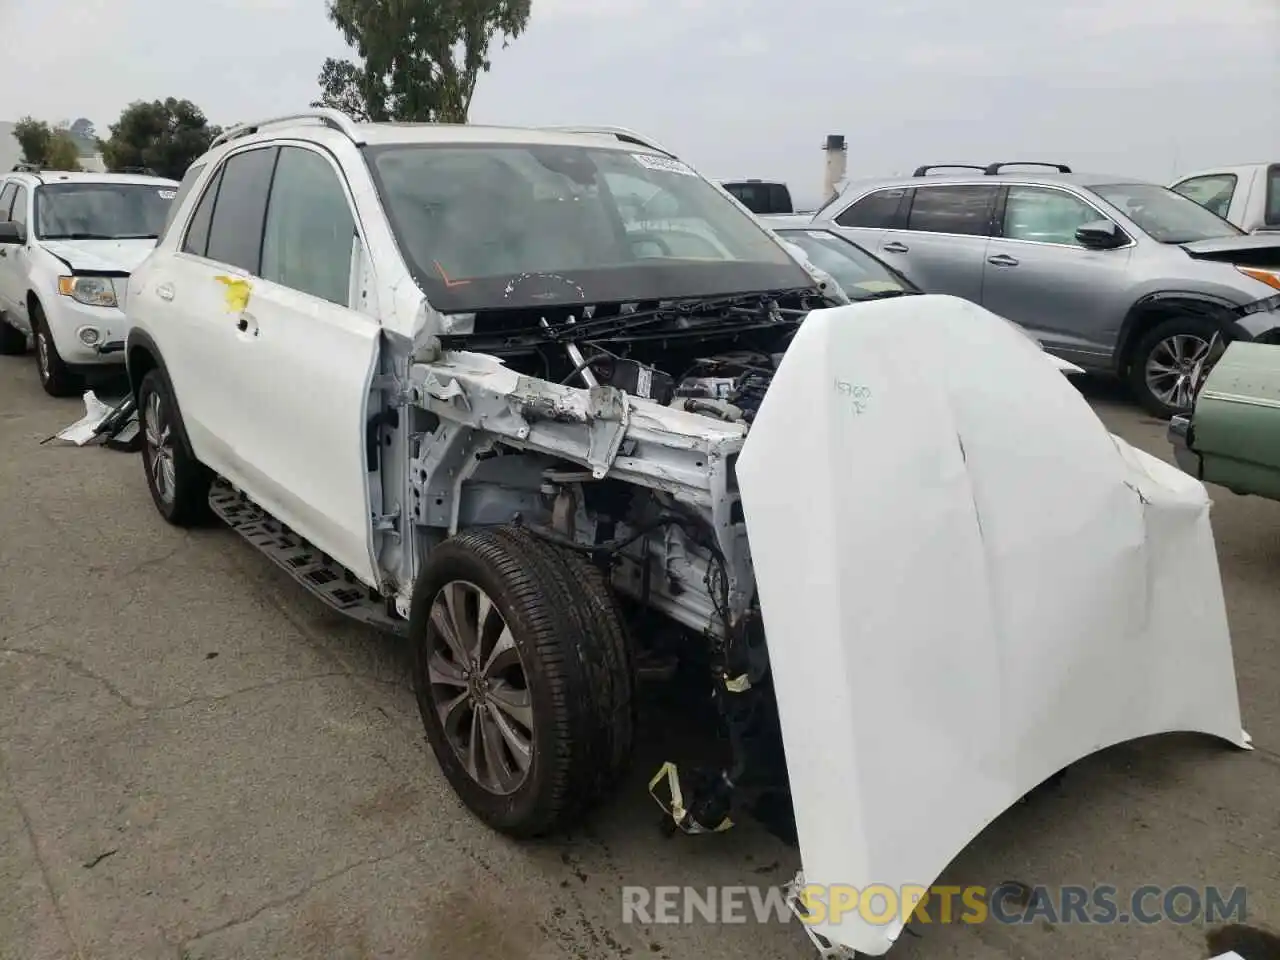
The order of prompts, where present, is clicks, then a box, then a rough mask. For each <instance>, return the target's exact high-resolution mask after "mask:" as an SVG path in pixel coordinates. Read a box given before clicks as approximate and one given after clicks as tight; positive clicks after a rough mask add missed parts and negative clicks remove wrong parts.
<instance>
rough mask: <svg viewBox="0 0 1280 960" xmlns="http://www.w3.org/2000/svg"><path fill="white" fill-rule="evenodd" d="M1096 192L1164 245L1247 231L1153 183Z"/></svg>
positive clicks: (1106, 188) (1108, 186) (1099, 188)
mask: <svg viewBox="0 0 1280 960" xmlns="http://www.w3.org/2000/svg"><path fill="white" fill-rule="evenodd" d="M1093 192H1094V193H1096V194H1097V195H1098V196H1100V197H1102V199H1103V200H1106V201H1107V203H1109V204H1111V205H1112V206H1113V207H1116V208H1117V209H1118V210H1120V212H1121V213H1123V214H1124V215H1125V216H1127V217H1128V218H1129V219H1130V220H1132V221H1133V222H1134V223H1136V224H1137V225H1138V226H1139V227H1141V228H1142V230H1143V231H1144V232H1145V233H1146V234H1147V235H1148V236H1150V237H1151V238H1152V239H1154V240H1159V241H1160V242H1161V243H1191V242H1192V241H1193V240H1211V239H1213V238H1215V237H1237V236H1240V235H1241V234H1242V233H1243V232H1244V231H1243V230H1240V229H1239V228H1238V227H1236V226H1234V225H1233V224H1230V223H1228V222H1227V221H1226V220H1223V219H1222V218H1221V217H1220V216H1218V215H1217V214H1215V213H1213V212H1212V211H1210V210H1206V209H1205V208H1204V207H1202V206H1200V204H1198V203H1196V202H1195V201H1194V200H1190V199H1188V198H1187V197H1184V196H1183V195H1182V194H1180V193H1175V192H1174V191H1172V190H1170V189H1168V188H1167V187H1160V186H1156V185H1155V184H1154V183H1113V184H1109V185H1107V186H1104V187H1094V188H1093Z"/></svg>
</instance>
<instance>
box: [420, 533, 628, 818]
mask: <svg viewBox="0 0 1280 960" xmlns="http://www.w3.org/2000/svg"><path fill="white" fill-rule="evenodd" d="M409 630H410V637H411V640H412V645H413V655H414V686H415V689H416V692H417V698H418V706H419V709H420V711H421V714H422V722H423V726H424V727H425V728H426V733H427V739H428V741H429V742H430V743H431V747H432V749H433V751H434V753H435V756H436V759H437V761H438V762H439V764H440V767H441V769H442V770H443V772H444V774H445V777H446V778H447V779H448V780H449V782H450V784H451V785H452V786H453V788H454V790H455V791H456V792H457V794H458V796H459V797H460V798H461V799H462V801H463V803H465V804H466V806H467V807H468V808H469V809H470V810H471V811H472V812H473V813H474V814H475V815H476V816H477V817H479V818H480V819H481V820H483V821H484V822H486V823H487V824H489V825H490V826H491V827H493V828H494V829H496V830H499V831H501V832H503V833H506V834H508V835H511V836H516V837H533V836H542V835H545V834H548V833H551V832H553V831H555V830H557V829H560V828H562V827H563V826H565V825H566V824H569V823H572V822H573V821H574V820H575V819H576V818H577V817H580V816H581V815H583V814H585V813H586V811H587V810H588V809H589V808H590V807H591V806H593V805H594V804H595V803H597V802H599V801H600V800H601V799H602V798H603V797H604V796H605V795H606V794H607V793H608V792H609V791H610V790H611V789H612V788H613V787H614V786H615V785H616V783H617V782H618V780H619V779H620V778H621V776H622V774H623V772H624V770H625V769H626V765H627V761H628V759H629V757H630V753H631V745H632V738H633V731H634V713H633V711H634V705H633V702H632V692H633V684H634V680H633V674H632V664H631V657H630V648H629V645H628V643H627V640H626V636H625V634H624V632H623V629H622V625H621V622H620V620H619V618H618V614H617V610H616V607H615V605H614V602H613V598H612V596H611V595H610V593H609V591H608V588H607V586H606V585H605V583H604V580H603V577H602V576H601V575H600V574H599V571H597V570H596V569H595V568H594V567H592V566H591V565H590V564H588V563H586V562H585V560H583V559H582V558H581V557H579V556H577V555H575V554H573V553H571V552H567V551H565V550H563V549H561V548H559V547H555V546H552V545H550V544H548V543H546V542H544V541H542V540H539V539H537V538H536V537H535V536H533V535H531V534H529V533H528V532H526V531H523V530H520V529H518V528H511V527H496V528H495V527H489V528H483V529H479V530H475V531H469V532H467V533H463V534H460V535H458V536H456V537H454V538H452V539H450V540H447V541H445V542H444V543H442V544H441V545H439V546H438V547H436V548H435V549H434V550H432V551H431V553H430V554H429V555H428V557H427V561H426V563H425V565H424V567H423V570H422V572H421V574H420V576H419V577H418V582H417V583H416V584H415V586H414V596H413V607H412V613H411V617H410V627H409Z"/></svg>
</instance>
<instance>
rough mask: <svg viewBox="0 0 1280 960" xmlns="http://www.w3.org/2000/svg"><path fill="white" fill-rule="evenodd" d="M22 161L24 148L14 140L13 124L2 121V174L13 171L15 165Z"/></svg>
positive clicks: (0, 156) (0, 137) (0, 144)
mask: <svg viewBox="0 0 1280 960" xmlns="http://www.w3.org/2000/svg"><path fill="white" fill-rule="evenodd" d="M21 159H22V148H21V147H20V146H18V141H17V140H15V139H13V124H12V123H11V122H10V121H8V120H0V173H3V172H4V171H6V170H12V169H13V165H14V164H15V163H17V162H18V161H19V160H21Z"/></svg>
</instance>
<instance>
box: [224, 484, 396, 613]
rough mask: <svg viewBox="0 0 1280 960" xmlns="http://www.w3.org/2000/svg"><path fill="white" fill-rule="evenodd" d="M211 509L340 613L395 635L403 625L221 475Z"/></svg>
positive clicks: (365, 589)
mask: <svg viewBox="0 0 1280 960" xmlns="http://www.w3.org/2000/svg"><path fill="white" fill-rule="evenodd" d="M209 506H210V507H211V508H212V510H213V512H214V513H215V514H217V515H218V516H219V517H220V518H222V520H223V521H224V522H225V523H226V524H227V526H229V527H231V529H232V530H234V531H235V532H236V533H238V534H240V536H242V537H244V538H245V539H246V540H248V541H249V543H251V544H253V546H255V547H257V548H258V549H259V550H260V551H262V552H263V553H264V554H266V555H267V556H268V557H269V558H270V559H271V560H272V561H273V562H274V563H275V564H276V566H278V567H280V568H281V569H282V570H284V571H285V572H286V573H288V574H289V575H290V576H291V577H293V578H294V579H295V580H297V581H298V582H299V583H300V584H302V585H303V586H304V587H306V588H307V590H308V591H310V592H311V594H312V595H313V596H315V597H317V598H318V599H320V600H321V601H323V602H324V603H325V605H327V606H329V607H332V608H333V609H334V610H337V611H338V612H339V613H344V614H346V615H347V616H349V617H352V618H354V619H356V620H359V621H361V622H362V623H367V624H369V625H371V626H374V627H378V628H379V629H381V630H386V631H389V632H391V633H395V634H397V635H400V636H404V635H405V634H406V633H407V632H408V626H409V625H408V623H407V622H406V621H405V620H402V619H400V618H399V617H393V616H391V615H390V614H389V613H388V612H387V607H386V602H385V601H383V600H381V599H379V598H378V597H376V596H370V590H369V588H368V587H366V586H365V585H364V584H363V583H361V582H360V581H359V580H357V579H356V578H355V577H354V576H352V575H351V574H350V573H349V572H348V571H347V570H346V569H345V568H343V567H341V566H340V565H338V564H337V563H335V562H334V561H333V560H332V559H330V558H329V557H326V556H325V555H324V554H323V553H321V552H320V551H319V550H317V549H316V548H315V547H313V546H312V545H311V544H310V543H308V542H307V541H306V540H304V539H303V538H302V537H300V536H298V535H297V534H296V533H294V532H293V531H292V530H290V529H289V528H288V527H286V526H285V525H284V524H282V523H280V522H279V521H278V520H276V519H275V518H274V517H273V516H271V515H270V514H269V513H267V512H266V511H265V510H263V509H262V508H261V507H259V506H258V505H257V504H255V503H254V502H253V501H252V500H250V499H249V498H248V497H246V496H244V494H242V493H238V492H237V491H236V490H234V489H233V488H232V487H231V485H230V484H228V483H227V482H226V481H225V480H222V479H221V478H219V479H217V480H215V481H214V483H213V486H212V487H210V489H209Z"/></svg>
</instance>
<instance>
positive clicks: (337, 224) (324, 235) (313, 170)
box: [261, 147, 356, 307]
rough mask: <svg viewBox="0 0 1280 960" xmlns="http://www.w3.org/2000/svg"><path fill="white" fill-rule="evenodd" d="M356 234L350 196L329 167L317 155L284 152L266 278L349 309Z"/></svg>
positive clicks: (266, 240)
mask: <svg viewBox="0 0 1280 960" xmlns="http://www.w3.org/2000/svg"><path fill="white" fill-rule="evenodd" d="M355 232H356V223H355V218H354V217H353V216H352V214H351V206H350V204H348V203H347V194H346V191H344V190H343V189H342V182H341V181H340V180H339V179H338V175H337V174H336V173H335V172H334V170H333V167H331V166H330V165H329V162H328V161H327V160H326V159H325V158H324V157H322V156H321V155H320V154H318V153H316V152H315V151H313V150H306V149H303V148H301V147H282V148H281V150H280V160H279V162H277V164H276V172H275V180H274V183H273V184H272V187H271V200H270V203H269V205H268V207H267V220H266V230H265V233H264V236H263V241H262V271H261V276H262V279H264V280H271V281H273V282H274V283H278V284H280V285H282V286H285V287H289V288H290V289H291V290H300V291H301V292H303V293H309V294H311V295H312V296H313V297H319V298H320V299H321V300H328V301H329V302H330V303H336V304H339V305H340V306H344V307H345V306H347V305H348V303H349V302H350V288H351V287H350V285H351V244H352V238H353V237H354V236H355Z"/></svg>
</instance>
